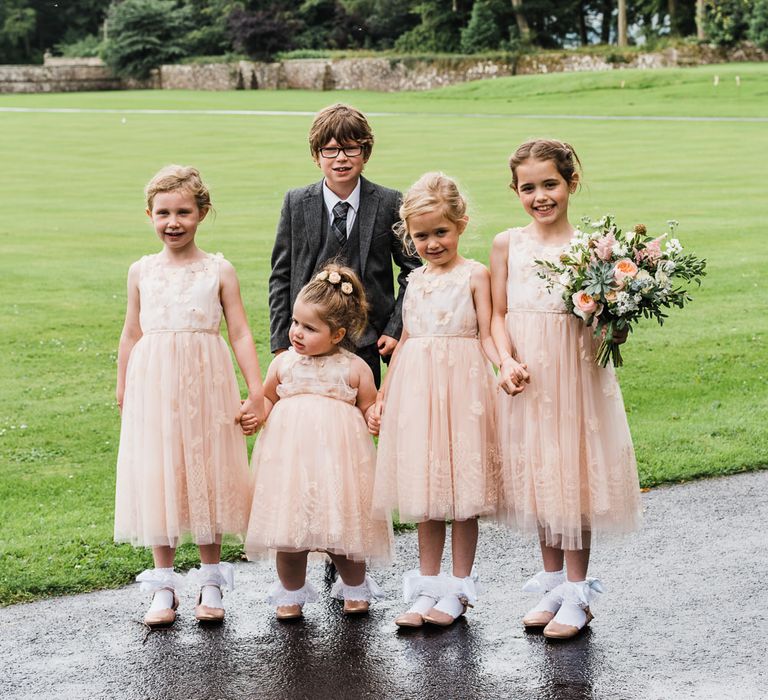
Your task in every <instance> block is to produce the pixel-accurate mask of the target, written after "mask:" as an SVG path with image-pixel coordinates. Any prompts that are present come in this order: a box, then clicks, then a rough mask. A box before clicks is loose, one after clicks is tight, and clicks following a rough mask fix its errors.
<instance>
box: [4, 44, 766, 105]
mask: <svg viewBox="0 0 768 700" xmlns="http://www.w3.org/2000/svg"><path fill="white" fill-rule="evenodd" d="M766 60H768V55H766V53H765V52H764V51H761V50H760V49H757V48H756V47H754V46H751V45H748V44H746V45H743V46H740V47H738V48H736V49H733V50H731V51H729V52H726V51H724V50H722V49H717V48H715V47H711V46H698V45H691V46H686V47H682V48H673V49H666V50H664V51H660V52H656V53H629V52H627V53H619V52H618V50H617V51H616V52H615V53H607V54H585V53H575V52H568V51H562V52H555V51H548V52H541V53H534V54H526V55H523V56H519V57H517V58H513V57H510V59H509V60H508V61H504V60H489V59H477V60H475V59H471V58H467V57H460V58H458V57H457V58H455V59H454V58H450V57H448V58H439V59H435V60H416V59H413V58H407V57H404V58H397V57H388V58H345V59H292V60H287V61H281V62H279V63H258V62H251V61H239V62H236V63H214V64H187V65H170V66H162V67H161V68H160V69H158V70H157V71H155V72H154V73H153V76H152V77H151V78H150V79H149V80H148V81H142V82H136V81H124V80H120V79H119V78H116V77H115V76H114V75H112V74H111V72H110V71H109V69H108V68H106V66H104V65H103V64H101V63H100V61H99V59H64V58H55V59H52V58H47V59H46V64H45V65H43V66H3V65H0V93H3V92H69V91H76V90H118V89H124V88H164V89H168V90H284V89H304V90H334V89H335V90H373V91H380V92H400V91H403V90H432V89H434V88H439V87H443V86H445V85H454V84H456V83H463V82H466V81H469V80H480V79H482V78H495V77H501V76H509V75H530V74H538V73H560V72H580V71H608V70H616V69H621V68H665V67H674V66H691V65H703V64H710V63H720V62H727V61H766Z"/></svg>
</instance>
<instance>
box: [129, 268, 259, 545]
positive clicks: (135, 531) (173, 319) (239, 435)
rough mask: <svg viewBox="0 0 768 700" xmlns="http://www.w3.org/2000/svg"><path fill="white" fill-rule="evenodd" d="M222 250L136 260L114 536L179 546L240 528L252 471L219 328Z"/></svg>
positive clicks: (226, 349)
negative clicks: (187, 257)
mask: <svg viewBox="0 0 768 700" xmlns="http://www.w3.org/2000/svg"><path fill="white" fill-rule="evenodd" d="M222 260H223V258H222V256H221V254H216V255H210V254H206V257H205V259H204V260H201V261H196V262H193V263H190V264H188V265H184V266H181V267H172V266H168V265H165V264H163V263H162V262H161V260H160V258H159V256H158V255H149V256H145V257H143V258H142V259H141V260H140V262H139V277H140V279H139V295H140V303H141V311H140V317H139V322H140V324H141V330H142V333H143V335H142V337H141V338H140V339H139V341H138V342H137V343H136V345H135V346H134V347H133V350H132V351H131V355H130V358H129V360H128V368H127V374H126V386H125V396H124V399H123V414H122V424H121V429H120V449H119V452H118V458H117V489H116V498H115V540H117V541H118V542H119V541H128V542H132V543H133V544H134V545H141V546H155V545H165V546H170V547H175V546H177V545H178V544H179V542H180V541H182V540H187V539H191V540H192V541H193V542H194V543H196V544H212V543H214V542H215V541H216V539H217V538H218V537H220V536H221V535H223V534H236V535H240V536H242V535H243V534H244V533H245V528H246V525H247V523H248V507H249V505H250V484H251V478H250V472H249V469H248V454H247V450H246V444H245V437H244V435H243V432H242V430H241V429H240V426H239V425H238V424H237V423H235V419H236V417H237V415H238V413H239V410H240V390H239V388H238V385H237V380H236V378H235V370H234V367H233V365H232V359H231V356H230V352H229V347H228V346H227V344H226V343H225V341H224V339H223V338H222V337H221V335H220V334H219V324H220V322H221V316H222V308H221V302H220V299H219V268H220V265H221V262H222Z"/></svg>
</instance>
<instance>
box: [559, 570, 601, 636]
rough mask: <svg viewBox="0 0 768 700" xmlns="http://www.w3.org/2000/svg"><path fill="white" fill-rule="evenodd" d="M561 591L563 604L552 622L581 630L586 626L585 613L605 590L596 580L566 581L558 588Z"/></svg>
mask: <svg viewBox="0 0 768 700" xmlns="http://www.w3.org/2000/svg"><path fill="white" fill-rule="evenodd" d="M559 588H560V589H561V590H562V596H563V604H562V605H561V606H560V609H559V610H558V611H557V614H556V615H555V617H554V618H553V620H554V622H558V623H560V624H561V625H569V626H571V627H576V628H578V629H581V628H582V627H584V625H586V624H587V613H586V612H585V611H586V610H587V608H589V606H590V605H591V603H592V602H593V601H594V600H595V598H596V597H597V596H598V594H600V593H603V592H604V591H605V589H604V588H603V584H602V583H601V582H600V581H598V580H597V579H596V578H588V579H586V580H585V581H566V582H565V583H564V584H562V586H560V587H559Z"/></svg>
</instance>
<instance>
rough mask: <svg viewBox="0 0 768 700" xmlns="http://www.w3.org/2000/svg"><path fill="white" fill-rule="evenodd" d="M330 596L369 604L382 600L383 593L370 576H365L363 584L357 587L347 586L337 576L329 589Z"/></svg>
mask: <svg viewBox="0 0 768 700" xmlns="http://www.w3.org/2000/svg"><path fill="white" fill-rule="evenodd" d="M331 596H333V597H334V598H338V599H339V600H355V601H365V602H367V603H370V602H371V601H372V600H378V599H379V598H384V591H383V590H381V588H380V587H379V584H377V583H376V581H374V580H373V578H372V577H371V575H370V574H366V575H365V578H364V579H363V582H362V583H361V584H359V585H357V586H348V585H347V584H346V583H344V580H343V579H342V578H341V576H339V578H337V579H336V581H334V584H333V587H332V588H331Z"/></svg>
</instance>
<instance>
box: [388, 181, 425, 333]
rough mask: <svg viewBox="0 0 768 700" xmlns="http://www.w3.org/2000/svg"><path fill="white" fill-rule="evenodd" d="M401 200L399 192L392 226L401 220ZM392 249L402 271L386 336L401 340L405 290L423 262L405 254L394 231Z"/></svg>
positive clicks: (398, 279)
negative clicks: (412, 275) (409, 277)
mask: <svg viewBox="0 0 768 700" xmlns="http://www.w3.org/2000/svg"><path fill="white" fill-rule="evenodd" d="M400 199H401V196H400V193H399V192H398V193H397V196H396V197H395V198H394V203H393V213H392V222H391V224H392V225H394V224H395V223H396V222H397V221H399V220H400V216H399V213H398V212H399V210H400ZM390 249H391V251H392V259H393V260H394V261H395V264H396V265H397V266H398V267H399V268H400V271H399V272H398V275H397V284H398V289H397V298H396V299H395V308H394V310H393V311H392V315H391V316H390V317H389V321H388V322H387V326H386V328H385V329H384V335H388V336H390V337H392V338H397V339H398V340H399V339H400V334H401V333H402V332H403V298H404V297H405V288H406V287H407V286H408V275H410V274H411V272H413V270H415V269H416V268H417V267H421V260H420V259H419V257H418V256H417V255H408V254H407V253H406V252H405V250H404V249H403V244H402V241H401V240H400V239H399V238H398V237H397V236H396V235H395V232H394V231H392V239H391V242H390Z"/></svg>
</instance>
